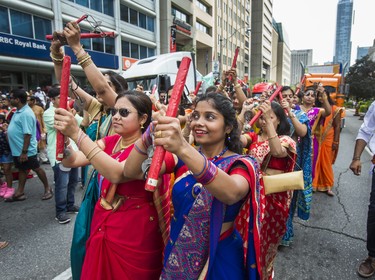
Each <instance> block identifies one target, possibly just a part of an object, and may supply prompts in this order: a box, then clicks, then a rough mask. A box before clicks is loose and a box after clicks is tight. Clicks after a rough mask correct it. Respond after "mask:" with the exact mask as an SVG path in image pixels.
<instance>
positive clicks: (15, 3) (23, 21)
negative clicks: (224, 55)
mask: <svg viewBox="0 0 375 280" xmlns="http://www.w3.org/2000/svg"><path fill="white" fill-rule="evenodd" d="M0 14H1V20H0V69H1V70H0V89H2V90H3V91H8V90H9V89H11V88H16V87H24V88H25V89H26V90H28V89H34V90H35V88H36V87H37V86H41V87H42V88H43V87H47V86H49V85H51V84H52V83H54V82H55V78H54V73H53V64H52V62H51V58H50V57H49V53H50V51H49V47H50V42H49V41H48V40H46V37H45V36H46V35H48V34H52V32H53V31H55V30H62V29H63V26H64V25H65V24H66V23H67V22H69V21H73V20H77V19H78V18H80V17H81V16H82V15H84V14H87V15H89V17H88V20H89V21H90V22H89V21H87V20H84V21H82V22H81V23H80V27H81V32H82V33H88V32H93V31H104V32H106V31H114V32H115V34H117V37H115V38H110V37H106V38H94V39H84V40H82V44H83V47H84V49H85V50H86V51H88V52H89V53H90V55H91V57H92V58H93V60H94V61H95V64H96V65H97V66H98V67H99V68H100V69H103V70H104V69H109V70H113V71H116V72H121V71H125V70H126V69H127V68H128V67H129V66H130V65H131V63H132V62H134V61H136V60H138V59H141V58H145V57H149V56H153V55H155V54H158V53H160V49H159V38H160V36H159V33H158V32H159V31H158V30H159V24H158V23H159V0H132V1H130V0H91V1H80V0H70V1H68V0H61V1H51V0H4V1H1V2H0ZM99 28H100V30H99ZM65 52H66V53H67V54H69V55H71V56H72V68H71V72H72V74H73V75H74V76H76V77H77V78H78V80H81V83H82V85H84V83H86V80H85V78H84V73H83V71H82V69H81V67H78V65H77V61H76V60H75V57H74V55H73V53H72V52H71V50H70V48H69V47H66V46H65Z"/></svg>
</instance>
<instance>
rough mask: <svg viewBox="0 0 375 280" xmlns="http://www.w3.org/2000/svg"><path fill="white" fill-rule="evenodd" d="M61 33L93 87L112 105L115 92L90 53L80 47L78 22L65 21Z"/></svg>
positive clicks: (114, 100) (115, 95)
mask: <svg viewBox="0 0 375 280" xmlns="http://www.w3.org/2000/svg"><path fill="white" fill-rule="evenodd" d="M63 34H64V37H65V38H66V40H67V42H68V44H69V46H70V47H71V49H72V51H73V52H74V54H75V56H76V57H77V60H78V64H79V65H81V67H82V69H83V71H84V72H85V74H86V77H87V79H88V80H89V82H90V84H91V86H92V87H93V89H94V90H95V91H96V93H97V94H98V95H99V96H100V97H101V98H102V99H103V101H104V102H105V103H106V104H107V105H108V106H110V107H113V106H114V105H115V102H116V97H117V93H116V92H115V91H114V89H112V88H111V86H110V84H109V83H108V80H107V79H106V78H105V77H104V75H103V74H102V73H101V72H100V70H99V69H98V68H97V67H96V65H95V64H94V62H93V61H92V60H91V57H90V55H89V54H88V53H87V52H85V50H84V49H83V48H82V45H81V42H80V34H81V32H80V28H79V26H78V24H77V23H76V22H69V23H67V25H66V27H65V28H64V32H63Z"/></svg>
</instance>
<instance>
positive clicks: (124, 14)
mask: <svg viewBox="0 0 375 280" xmlns="http://www.w3.org/2000/svg"><path fill="white" fill-rule="evenodd" d="M120 19H121V20H122V21H126V22H129V8H128V7H126V6H124V5H120Z"/></svg>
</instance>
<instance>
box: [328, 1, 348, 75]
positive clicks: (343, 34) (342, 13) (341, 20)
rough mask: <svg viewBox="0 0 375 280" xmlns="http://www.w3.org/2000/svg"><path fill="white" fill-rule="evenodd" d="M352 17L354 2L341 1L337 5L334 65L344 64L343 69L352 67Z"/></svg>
mask: <svg viewBox="0 0 375 280" xmlns="http://www.w3.org/2000/svg"><path fill="white" fill-rule="evenodd" d="M352 17H353V0H339V3H338V4H337V18H336V40H335V54H334V56H333V63H342V65H343V67H345V66H348V67H349V65H350V54H351V49H352V42H351V32H352ZM344 70H345V69H344Z"/></svg>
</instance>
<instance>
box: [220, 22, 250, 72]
mask: <svg viewBox="0 0 375 280" xmlns="http://www.w3.org/2000/svg"><path fill="white" fill-rule="evenodd" d="M243 28H244V27H242V28H240V29H236V30H234V32H233V33H232V34H231V35H230V36H229V37H228V38H226V39H225V48H226V47H227V41H228V40H229V39H230V38H232V36H233V35H234V34H236V33H237V31H238V30H242V29H243ZM245 32H246V33H249V32H251V28H250V27H246V31H245ZM223 41H224V39H223V38H222V37H221V36H220V39H219V42H220V61H219V75H220V76H219V77H221V73H222V72H223Z"/></svg>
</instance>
